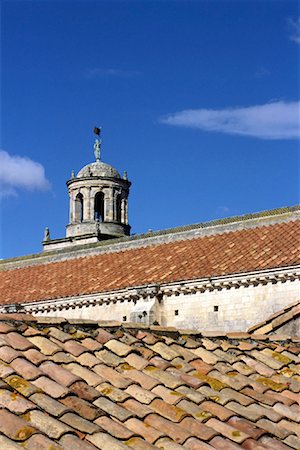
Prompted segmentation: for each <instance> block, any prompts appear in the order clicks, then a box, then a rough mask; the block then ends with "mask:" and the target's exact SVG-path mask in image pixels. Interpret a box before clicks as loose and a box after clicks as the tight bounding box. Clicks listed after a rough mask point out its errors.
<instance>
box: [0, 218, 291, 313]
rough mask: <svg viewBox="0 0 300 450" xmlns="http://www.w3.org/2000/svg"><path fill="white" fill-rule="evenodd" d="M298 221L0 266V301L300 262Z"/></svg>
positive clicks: (44, 297) (76, 293)
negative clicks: (82, 255) (45, 260)
mask: <svg viewBox="0 0 300 450" xmlns="http://www.w3.org/2000/svg"><path fill="white" fill-rule="evenodd" d="M299 223H300V222H299V220H290V221H287V222H282V223H276V224H272V225H265V226H257V227H254V228H246V229H236V230H235V231H227V232H222V233H220V234H210V235H205V236H200V237H195V236H194V237H193V238H192V239H182V240H177V241H174V242H163V243H157V244H155V245H154V244H152V245H147V246H145V247H138V248H136V247H134V248H133V247H131V248H127V249H125V250H123V251H117V252H115V251H113V252H109V253H103V252H102V253H100V254H94V255H90V256H89V255H87V256H84V257H75V256H73V257H72V258H70V259H65V260H59V261H52V262H48V263H43V264H42V263H37V262H35V263H34V264H31V265H28V266H25V267H20V268H14V269H12V268H11V269H10V270H5V265H4V270H3V269H2V270H1V271H0V285H1V297H0V302H1V303H2V304H13V303H19V302H34V301H39V300H47V299H56V298H65V297H72V296H80V295H83V294H94V293H101V292H107V291H113V290H118V289H124V288H128V287H134V286H142V285H148V284H151V283H156V284H164V283H169V282H174V281H182V280H191V279H199V278H206V277H215V276H223V275H228V274H234V273H243V272H251V271H258V270H264V269H272V268H277V267H288V266H293V265H296V264H299V254H300V252H299V242H300V227H299Z"/></svg>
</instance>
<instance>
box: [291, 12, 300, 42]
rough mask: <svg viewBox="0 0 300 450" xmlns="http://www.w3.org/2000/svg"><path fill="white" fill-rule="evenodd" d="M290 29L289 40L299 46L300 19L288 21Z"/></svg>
mask: <svg viewBox="0 0 300 450" xmlns="http://www.w3.org/2000/svg"><path fill="white" fill-rule="evenodd" d="M288 25H289V29H290V40H291V41H294V42H296V43H297V44H300V17H299V18H298V19H288Z"/></svg>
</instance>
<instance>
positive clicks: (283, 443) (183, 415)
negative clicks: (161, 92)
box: [0, 314, 300, 450]
mask: <svg viewBox="0 0 300 450" xmlns="http://www.w3.org/2000/svg"><path fill="white" fill-rule="evenodd" d="M139 327H141V324H123V325H121V324H120V323H118V322H98V323H97V322H93V321H80V320H70V321H67V320H66V319H62V318H51V317H50V318H49V317H47V318H42V317H32V316H30V315H25V314H11V315H1V314H0V448H1V450H4V449H6V450H13V449H20V450H21V449H24V448H25V449H28V450H29V449H31V450H34V449H36V450H37V449H38V450H46V449H53V450H70V449H72V450H97V449H102V450H112V449H113V450H126V449H127V450H128V449H134V450H151V449H153V450H155V449H165V450H180V449H182V450H209V449H210V450H235V449H239V448H242V449H244V450H247V449H248V450H277V449H278V450H289V449H290V450H292V449H298V448H299V447H300V426H299V420H300V407H299V392H300V378H299V361H300V358H299V357H300V347H299V338H297V337H286V338H282V337H281V336H278V335H272V336H267V335H255V334H254V335H253V334H251V335H249V334H247V333H237V332H235V333H227V334H225V333H219V334H218V333H214V335H212V334H211V333H204V332H203V333H201V332H200V331H197V330H194V331H192V330H191V331H190V332H188V331H187V330H184V331H180V330H176V329H175V328H173V329H172V328H163V327H155V326H152V327H145V326H143V327H141V328H139Z"/></svg>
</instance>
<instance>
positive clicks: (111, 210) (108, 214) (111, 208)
mask: <svg viewBox="0 0 300 450" xmlns="http://www.w3.org/2000/svg"><path fill="white" fill-rule="evenodd" d="M114 203H115V202H114V192H113V189H112V188H109V189H105V190H104V220H105V222H112V221H113V220H114V218H115V205H114Z"/></svg>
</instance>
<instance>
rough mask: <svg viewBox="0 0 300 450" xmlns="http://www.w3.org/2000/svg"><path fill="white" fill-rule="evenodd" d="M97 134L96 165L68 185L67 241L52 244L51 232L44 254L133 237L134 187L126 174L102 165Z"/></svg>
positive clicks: (69, 181)
mask: <svg viewBox="0 0 300 450" xmlns="http://www.w3.org/2000/svg"><path fill="white" fill-rule="evenodd" d="M95 130H96V131H95V133H96V134H97V135H98V137H97V139H96V141H95V144H94V155H95V160H96V161H95V162H92V163H90V164H87V165H86V166H84V167H83V168H82V169H81V170H80V171H79V172H78V173H77V175H76V176H75V173H74V172H72V176H71V179H70V180H68V181H67V187H68V192H69V198H70V214H69V224H68V225H67V226H66V238H63V239H54V240H52V239H50V234H49V230H48V231H47V233H45V237H44V241H43V247H44V250H52V249H54V248H56V249H57V248H63V247H68V246H69V245H74V244H87V243H92V242H97V241H100V240H105V239H111V238H117V237H121V236H127V235H129V234H130V226H129V224H128V195H129V188H130V185H131V183H130V181H128V179H127V173H126V172H125V173H124V176H123V178H122V177H121V176H120V174H119V172H118V171H117V170H116V169H115V168H113V167H112V166H110V165H109V164H106V163H104V162H102V161H101V143H102V140H101V138H100V129H99V128H95Z"/></svg>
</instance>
